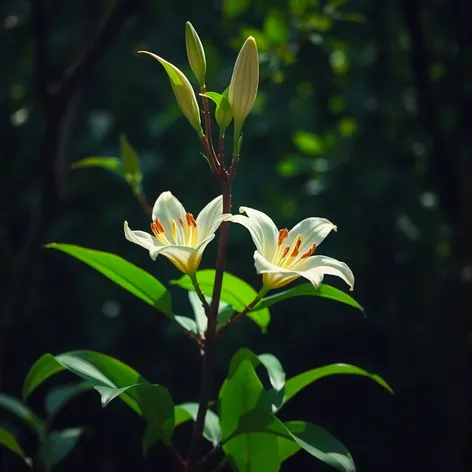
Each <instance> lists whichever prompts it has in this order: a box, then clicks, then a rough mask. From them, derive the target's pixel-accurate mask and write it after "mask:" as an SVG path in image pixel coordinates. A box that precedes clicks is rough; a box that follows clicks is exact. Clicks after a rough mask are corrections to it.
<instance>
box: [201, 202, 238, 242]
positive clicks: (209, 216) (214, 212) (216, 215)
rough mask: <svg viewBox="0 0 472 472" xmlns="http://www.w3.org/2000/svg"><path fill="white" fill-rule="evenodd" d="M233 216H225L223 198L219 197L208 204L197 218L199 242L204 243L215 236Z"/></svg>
mask: <svg viewBox="0 0 472 472" xmlns="http://www.w3.org/2000/svg"><path fill="white" fill-rule="evenodd" d="M230 218H231V215H229V214H225V215H223V196H222V195H219V196H218V197H216V198H214V199H213V200H212V201H211V202H210V203H208V204H207V205H206V206H205V207H204V208H203V209H202V211H201V212H200V213H199V214H198V216H197V220H196V221H197V226H198V240H199V241H203V240H204V239H206V238H207V237H208V236H210V235H211V234H213V233H214V232H215V231H216V230H217V229H218V227H219V226H220V224H221V223H222V222H223V221H226V220H229V219H230Z"/></svg>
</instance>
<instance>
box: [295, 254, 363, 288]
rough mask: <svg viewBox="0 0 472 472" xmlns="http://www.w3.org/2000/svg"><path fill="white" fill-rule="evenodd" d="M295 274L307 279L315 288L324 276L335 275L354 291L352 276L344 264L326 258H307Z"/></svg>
mask: <svg viewBox="0 0 472 472" xmlns="http://www.w3.org/2000/svg"><path fill="white" fill-rule="evenodd" d="M297 269H298V270H297V272H298V274H300V275H301V276H302V277H305V278H306V279H308V280H309V281H310V282H311V283H312V284H313V286H314V287H315V288H318V287H319V286H320V284H321V282H322V281H323V276H324V275H335V276H337V277H340V278H341V279H343V280H344V282H346V283H347V284H348V285H349V287H350V289H351V290H353V289H354V274H353V273H352V270H351V269H350V268H349V267H348V265H347V264H345V263H344V262H341V261H338V260H337V259H333V258H332V257H328V256H312V257H308V258H307V259H306V260H305V261H303V262H302V263H301V264H300V265H299V266H298V267H297Z"/></svg>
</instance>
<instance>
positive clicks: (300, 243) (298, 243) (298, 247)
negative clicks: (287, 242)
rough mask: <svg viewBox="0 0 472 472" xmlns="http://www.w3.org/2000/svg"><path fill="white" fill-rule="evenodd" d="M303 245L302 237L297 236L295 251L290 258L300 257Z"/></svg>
mask: <svg viewBox="0 0 472 472" xmlns="http://www.w3.org/2000/svg"><path fill="white" fill-rule="evenodd" d="M301 245H302V240H301V238H300V236H297V240H296V241H295V247H294V248H293V251H292V253H291V254H290V257H296V256H298V253H299V252H300V246H301Z"/></svg>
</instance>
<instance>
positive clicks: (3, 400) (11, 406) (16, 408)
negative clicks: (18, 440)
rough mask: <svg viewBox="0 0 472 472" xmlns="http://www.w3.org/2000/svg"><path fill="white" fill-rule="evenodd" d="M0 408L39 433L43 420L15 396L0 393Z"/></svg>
mask: <svg viewBox="0 0 472 472" xmlns="http://www.w3.org/2000/svg"><path fill="white" fill-rule="evenodd" d="M0 408H3V409H5V410H7V411H9V412H10V413H13V414H14V415H15V416H16V417H17V418H19V419H20V420H21V421H22V422H23V423H24V424H26V425H27V426H28V427H29V428H31V429H32V430H33V431H34V432H35V433H37V434H40V433H41V431H42V430H43V422H42V421H41V420H40V419H39V418H38V417H37V416H36V415H35V414H34V413H33V412H32V411H31V410H30V409H29V408H28V407H27V406H26V405H23V403H21V402H19V401H18V400H17V399H16V398H13V397H10V396H8V395H5V394H3V393H0Z"/></svg>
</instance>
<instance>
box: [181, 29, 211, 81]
mask: <svg viewBox="0 0 472 472" xmlns="http://www.w3.org/2000/svg"><path fill="white" fill-rule="evenodd" d="M185 46H186V48H187V57H188V63H189V64H190V67H191V69H192V71H193V73H194V74H195V77H196V78H197V80H198V83H199V85H200V88H203V87H205V73H206V59H205V51H204V49H203V45H202V42H201V41H200V38H199V36H198V34H197V32H196V31H195V28H194V27H193V26H192V23H190V21H187V23H186V24H185Z"/></svg>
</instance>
